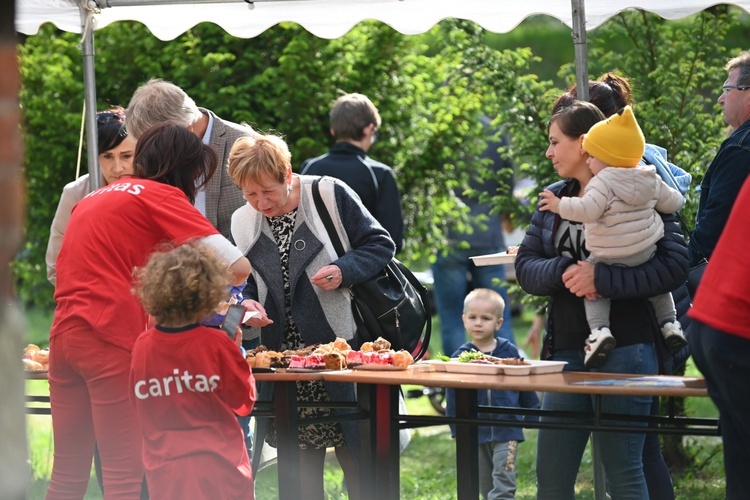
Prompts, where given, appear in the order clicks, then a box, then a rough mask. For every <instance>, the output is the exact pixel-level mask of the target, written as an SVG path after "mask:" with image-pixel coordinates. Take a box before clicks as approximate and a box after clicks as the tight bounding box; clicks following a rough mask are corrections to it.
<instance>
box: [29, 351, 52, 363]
mask: <svg viewBox="0 0 750 500" xmlns="http://www.w3.org/2000/svg"><path fill="white" fill-rule="evenodd" d="M31 359H33V360H34V361H36V362H37V363H40V364H42V365H46V364H48V363H49V349H39V350H38V351H36V352H35V353H34V354H33V355H32V356H31Z"/></svg>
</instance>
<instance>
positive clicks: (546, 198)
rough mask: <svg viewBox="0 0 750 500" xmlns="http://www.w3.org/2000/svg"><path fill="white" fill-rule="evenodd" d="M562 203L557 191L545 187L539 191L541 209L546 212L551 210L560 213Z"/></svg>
mask: <svg viewBox="0 0 750 500" xmlns="http://www.w3.org/2000/svg"><path fill="white" fill-rule="evenodd" d="M559 205H560V198H558V197H557V196H555V193H553V192H552V191H550V190H549V189H545V190H544V191H542V192H541V193H539V210H541V211H542V212H546V211H547V210H550V211H552V212H554V213H558V208H557V207H558V206H559Z"/></svg>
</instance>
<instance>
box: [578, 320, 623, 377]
mask: <svg viewBox="0 0 750 500" xmlns="http://www.w3.org/2000/svg"><path fill="white" fill-rule="evenodd" d="M616 345H617V341H616V340H615V338H614V337H613V336H612V332H611V331H610V330H609V328H607V327H606V326H602V327H599V328H595V329H593V330H591V335H589V338H588V339H586V347H585V348H584V351H585V352H586V357H585V358H584V360H583V363H584V364H585V365H586V368H598V367H600V366H602V365H603V364H604V362H605V361H606V360H607V354H608V353H609V351H611V350H612V349H614V348H615V346H616Z"/></svg>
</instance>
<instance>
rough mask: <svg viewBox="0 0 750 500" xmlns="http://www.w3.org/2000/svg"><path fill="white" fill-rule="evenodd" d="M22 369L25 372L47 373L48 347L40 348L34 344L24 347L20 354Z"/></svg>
mask: <svg viewBox="0 0 750 500" xmlns="http://www.w3.org/2000/svg"><path fill="white" fill-rule="evenodd" d="M21 359H22V360H23V369H24V370H25V371H27V372H34V373H47V372H48V371H49V349H47V348H45V349H42V348H40V347H39V346H37V345H35V344H29V345H27V346H26V348H24V350H23V354H22V356H21Z"/></svg>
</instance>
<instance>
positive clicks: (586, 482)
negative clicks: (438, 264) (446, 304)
mask: <svg viewBox="0 0 750 500" xmlns="http://www.w3.org/2000/svg"><path fill="white" fill-rule="evenodd" d="M530 320H531V318H530V317H528V316H526V315H524V316H522V317H515V318H514V320H513V321H514V330H515V331H516V337H517V341H518V343H519V344H523V341H524V339H525V337H526V331H527V330H528V328H529V324H530ZM27 321H28V323H29V332H30V334H29V336H28V338H29V340H28V341H29V342H34V343H39V344H41V345H46V341H45V339H46V336H47V332H48V331H49V317H46V316H43V315H38V314H36V315H35V314H33V313H32V314H28V315H27ZM438 328H439V325H438V324H437V322H434V330H433V331H434V332H435V336H434V337H433V341H432V342H431V349H430V351H431V352H433V353H437V352H438V351H440V338H439V333H437V332H438ZM687 375H700V374H699V373H698V371H697V369H696V368H695V366H694V365H692V363H689V364H688V370H687ZM27 392H28V393H29V394H45V393H48V388H47V383H46V381H42V380H30V381H27ZM407 408H408V411H409V413H412V414H429V415H431V414H435V410H434V409H433V408H432V407H431V406H430V403H429V401H428V400H427V398H426V397H422V398H416V399H407ZM686 409H687V413H688V414H689V415H691V416H704V417H715V416H716V409H715V407H714V406H713V404H712V402H711V401H710V400H709V399H708V398H689V399H688V400H687V403H686ZM27 422H28V428H27V434H28V440H29V464H30V467H31V473H32V480H31V483H30V484H29V489H28V495H27V498H28V499H29V500H41V499H43V498H44V494H45V491H46V488H47V485H48V484H49V477H50V473H51V471H52V430H51V420H50V418H49V416H44V415H29V416H28V417H27ZM412 432H413V434H412V440H411V443H410V444H409V447H408V448H407V449H406V451H405V452H404V453H403V455H402V456H401V477H400V480H401V498H404V499H420V500H423V499H427V500H429V499H435V500H441V499H446V500H448V499H453V498H455V490H456V452H455V445H454V442H453V440H452V439H451V437H450V433H449V430H448V427H447V426H440V427H428V428H420V429H416V430H413V431H412ZM525 433H526V441H525V442H524V443H521V445H520V446H519V454H518V461H517V463H516V467H517V469H516V470H517V482H518V491H517V493H516V498H518V499H533V498H536V485H535V484H536V478H535V474H536V471H535V461H536V438H537V431H536V430H527V431H525ZM682 439H683V443H684V446H685V451H686V453H687V455H688V457H689V459H690V460H691V466H690V467H689V469H688V470H687V471H686V472H685V473H684V474H678V473H674V474H673V477H672V479H673V481H674V483H675V493H676V495H677V498H689V499H691V500H693V499H706V500H709V499H720V498H723V497H724V472H723V460H722V455H721V440H720V439H719V438H714V437H694V436H689V437H684V438H682ZM426 457H429V460H426ZM426 463H427V466H425V464H426ZM276 477H277V476H276V465H275V464H274V465H270V466H268V467H266V468H265V469H263V470H261V471H260V472H259V473H258V474H257V478H256V498H258V499H259V500H273V499H277V498H278V487H277V484H276ZM325 483H326V495H327V497H328V498H330V499H344V498H347V495H346V493H345V488H344V487H343V476H342V474H341V471H340V468H339V467H338V464H337V462H336V459H335V457H334V455H333V454H332V453H330V454H329V460H328V461H327V464H326V469H325ZM577 488H578V491H577V494H576V497H577V498H578V499H592V498H594V488H593V465H592V462H591V455H590V452H589V450H588V449H587V450H586V453H585V454H584V458H583V462H582V465H581V469H580V472H579V477H578V483H577ZM85 498H86V499H101V498H102V496H101V493H100V492H99V489H98V486H97V484H96V480H95V479H94V477H93V474H92V480H91V482H90V483H89V489H88V492H87V495H86V497H85Z"/></svg>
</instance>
